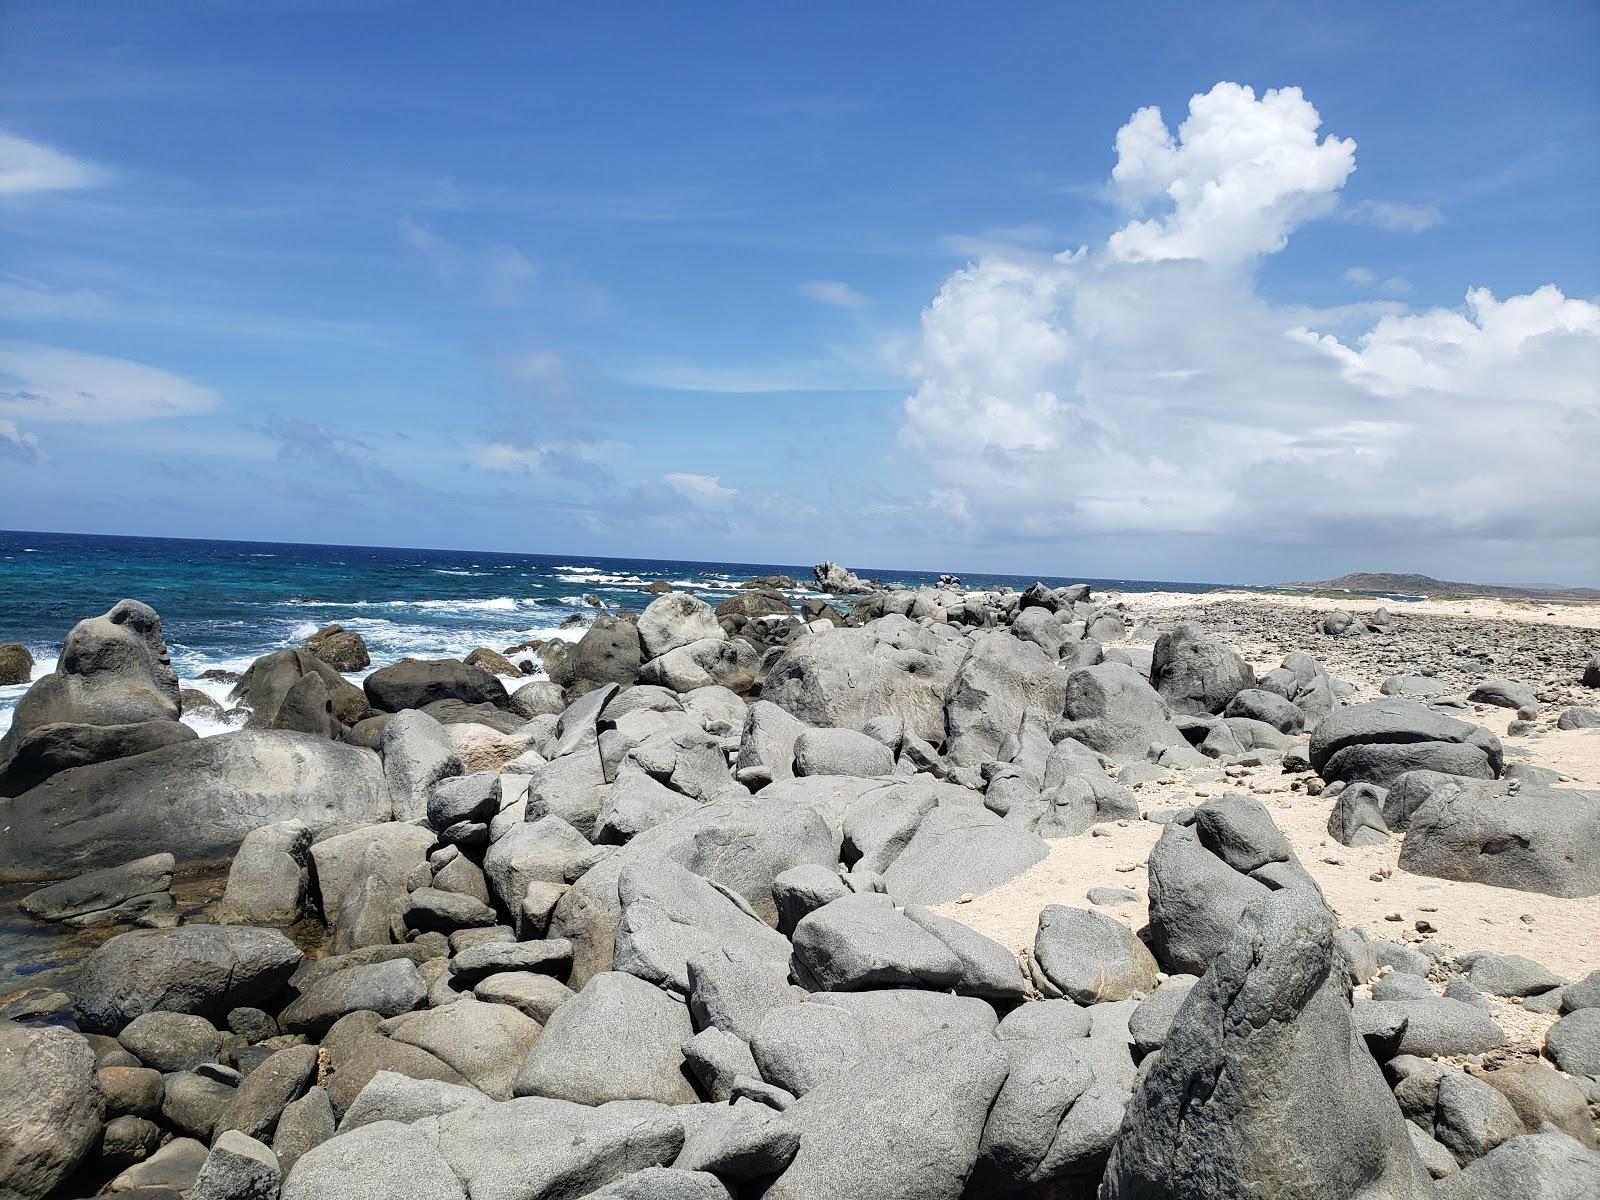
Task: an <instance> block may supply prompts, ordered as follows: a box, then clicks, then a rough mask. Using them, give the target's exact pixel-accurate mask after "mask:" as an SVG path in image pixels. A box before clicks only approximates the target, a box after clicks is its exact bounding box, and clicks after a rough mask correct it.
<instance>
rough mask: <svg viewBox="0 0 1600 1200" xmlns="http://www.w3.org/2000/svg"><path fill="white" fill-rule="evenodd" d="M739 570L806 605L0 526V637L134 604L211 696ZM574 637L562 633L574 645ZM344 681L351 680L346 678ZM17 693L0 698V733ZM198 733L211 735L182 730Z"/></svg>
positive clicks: (36, 639) (536, 557) (489, 563)
mask: <svg viewBox="0 0 1600 1200" xmlns="http://www.w3.org/2000/svg"><path fill="white" fill-rule="evenodd" d="M846 565H847V566H849V567H850V568H851V569H852V570H854V571H856V572H857V573H858V574H860V575H862V576H864V577H867V578H876V579H882V580H884V581H886V582H891V581H892V582H896V583H907V584H915V583H933V582H935V581H936V580H937V578H938V576H937V574H930V573H928V572H921V571H902V570H894V569H890V568H883V567H873V566H870V565H863V564H859V563H847V564H846ZM753 575H790V576H793V577H794V578H795V579H796V580H798V581H800V582H801V583H802V584H804V585H807V586H805V587H802V588H801V589H798V590H797V591H796V592H795V593H794V595H795V596H796V597H799V596H804V595H817V594H819V593H817V592H815V591H814V590H812V589H811V587H810V586H809V585H810V584H811V568H810V566H809V565H799V564H794V563H727V562H678V561H670V560H663V559H647V558H581V557H573V556H571V555H548V554H507V553H504V552H501V551H491V550H483V551H470V550H406V549H395V548H388V547H377V546H311V545H293V544H286V543H278V542H211V541H191V540H187V539H177V538H129V537H102V536H95V535H84V534H62V533H19V532H11V531H0V642H21V643H23V644H24V645H26V646H27V647H28V648H29V650H30V651H31V652H32V654H33V657H34V659H35V662H36V665H35V668H34V677H35V678H38V677H39V676H41V675H44V674H46V673H48V672H49V671H51V670H53V669H54V667H55V661H56V656H57V654H59V652H60V650H61V642H62V639H63V638H64V637H65V636H66V634H67V631H68V630H69V629H71V628H72V626H73V625H74V624H75V623H76V622H78V621H79V620H81V619H83V618H84V617H88V616H96V615H98V614H100V613H103V612H105V611H106V610H107V609H108V608H110V607H111V606H112V605H113V604H115V603H116V602H117V601H118V600H120V599H122V598H124V597H131V598H132V599H135V600H143V601H144V602H145V603H147V604H149V605H151V606H152V607H153V608H155V610H156V611H157V612H159V613H160V614H161V622H162V628H163V632H164V634H165V636H166V641H167V647H168V649H169V650H170V651H171V654H172V663H173V666H174V667H175V668H176V669H177V671H178V674H179V676H180V677H181V678H182V679H183V681H184V685H185V686H187V687H199V688H200V690H202V691H206V692H209V693H210V694H212V695H214V696H217V697H218V698H219V699H220V698H221V697H223V696H224V695H225V694H226V693H227V691H228V690H229V685H228V684H226V683H217V682H212V681H200V680H197V678H196V677H197V676H198V675H199V674H200V673H201V672H202V671H205V670H206V669H208V668H217V667H220V668H223V669H225V670H231V671H243V670H244V669H245V668H246V667H247V666H249V665H250V662H251V660H253V659H255V658H256V657H257V656H259V655H262V654H266V653H267V652H269V651H272V650H280V649H283V648H285V647H289V646H294V645H297V644H298V643H299V642H300V641H301V640H302V639H303V638H305V637H306V636H307V635H308V634H310V633H312V632H314V631H315V630H316V629H318V628H320V627H321V626H323V625H326V624H328V623H329V622H331V621H336V622H338V623H339V624H341V625H343V626H344V627H345V628H346V629H350V630H353V631H355V632H356V633H359V634H360V635H361V636H362V638H363V639H365V641H366V643H367V648H368V650H369V651H370V652H371V654H372V660H373V666H374V667H378V666H383V665H385V664H386V663H389V662H393V661H395V660H396V659H399V658H403V657H405V656H406V655H415V656H418V657H442V656H460V655H463V654H466V653H467V652H468V651H470V650H472V649H473V648H474V647H477V646H489V647H491V648H493V649H496V650H500V649H504V648H505V647H507V646H511V645H514V644H516V643H518V642H523V641H526V640H528V639H529V638H534V637H549V636H552V635H554V634H556V633H557V631H558V627H559V626H560V625H561V623H562V622H563V621H564V620H566V619H567V618H568V617H570V616H572V614H573V613H575V612H576V613H589V612H591V611H592V609H591V608H590V607H589V606H588V605H587V604H585V602H584V597H585V596H586V595H591V594H592V595H595V596H598V597H599V598H600V599H601V600H602V601H604V603H605V604H606V605H607V606H608V607H610V608H620V607H629V608H633V609H636V610H637V609H641V608H643V607H644V606H645V605H646V604H648V603H649V602H650V601H651V600H652V599H654V596H653V595H652V594H651V593H649V592H647V591H645V590H644V589H645V588H646V587H648V586H649V584H651V583H653V582H655V581H656V580H661V579H664V580H666V581H667V582H668V583H670V584H672V585H673V586H674V587H675V588H678V589H680V590H685V589H687V590H692V591H694V592H696V593H698V594H699V595H700V596H701V597H702V598H704V599H705V600H707V601H708V602H710V603H711V604H713V605H715V604H717V603H719V602H720V600H721V599H724V598H726V596H727V595H728V593H730V592H732V591H733V590H735V589H737V588H738V586H739V584H740V583H742V582H743V581H745V580H747V579H749V578H750V577H751V576H753ZM1034 578H1035V577H1033V576H1017V575H990V574H981V575H966V576H963V579H964V582H965V583H966V584H967V585H968V586H983V585H990V584H1009V585H1011V586H1013V587H1018V588H1021V587H1026V586H1027V585H1028V584H1030V583H1032V582H1033V580H1034ZM1045 582H1046V583H1049V584H1052V585H1055V584H1060V583H1088V584H1091V585H1092V586H1093V587H1095V588H1096V590H1100V589H1104V588H1120V589H1122V590H1123V591H1196V592H1199V591H1205V590H1207V589H1208V588H1210V587H1212V586H1214V585H1212V584H1196V583H1176V582H1165V581H1149V580H1129V579H1067V578H1054V577H1046V578H1045ZM581 633H582V630H581V629H579V630H567V631H562V636H567V637H572V638H576V637H578V636H581ZM352 678H356V677H355V676H352ZM24 690H26V689H25V688H22V687H8V688H0V731H3V730H4V729H5V728H6V727H7V726H8V725H9V724H10V723H11V709H12V707H14V706H15V704H16V702H17V699H18V697H19V696H21V694H22V692H23V691H24ZM197 727H199V728H200V729H201V732H203V733H211V732H216V731H217V729H216V727H215V726H214V725H212V726H210V727H206V726H204V725H200V724H199V723H198V722H197Z"/></svg>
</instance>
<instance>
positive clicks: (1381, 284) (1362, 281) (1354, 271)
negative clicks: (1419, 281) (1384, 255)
mask: <svg viewBox="0 0 1600 1200" xmlns="http://www.w3.org/2000/svg"><path fill="white" fill-rule="evenodd" d="M1344 281H1345V282H1346V283H1348V284H1351V285H1353V286H1355V287H1359V288H1368V289H1370V290H1372V291H1376V292H1382V293H1383V294H1384V295H1385V296H1409V295H1410V294H1411V284H1410V283H1409V282H1408V281H1407V280H1405V279H1402V278H1400V276H1398V275H1388V276H1382V275H1379V274H1378V273H1377V272H1376V271H1374V270H1373V269H1372V268H1371V267H1351V268H1349V269H1348V270H1347V271H1345V273H1344Z"/></svg>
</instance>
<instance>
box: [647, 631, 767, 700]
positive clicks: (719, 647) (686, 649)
mask: <svg viewBox="0 0 1600 1200" xmlns="http://www.w3.org/2000/svg"><path fill="white" fill-rule="evenodd" d="M760 668H761V664H760V660H759V658H758V656H757V654H756V651H755V648H754V647H753V646H751V645H750V643H749V642H747V641H745V640H744V639H743V638H728V637H724V636H723V635H722V632H721V629H720V627H719V629H718V632H717V636H715V637H707V638H702V639H700V640H699V641H696V642H690V643H689V644H688V645H687V646H678V647H677V648H675V649H672V650H668V651H667V652H666V653H665V654H663V655H662V656H661V657H660V658H653V659H651V660H650V661H649V662H647V663H645V664H644V666H643V667H642V668H641V669H640V671H639V679H640V680H641V681H642V682H644V683H648V684H655V685H657V686H659V687H665V688H670V689H671V690H672V691H674V692H692V691H698V690H699V689H700V688H705V687H722V688H727V689H728V690H729V691H731V692H734V693H735V694H737V695H741V696H742V695H744V694H745V693H746V692H749V691H750V690H751V689H752V688H754V687H755V685H756V681H757V679H758V677H759V675H760Z"/></svg>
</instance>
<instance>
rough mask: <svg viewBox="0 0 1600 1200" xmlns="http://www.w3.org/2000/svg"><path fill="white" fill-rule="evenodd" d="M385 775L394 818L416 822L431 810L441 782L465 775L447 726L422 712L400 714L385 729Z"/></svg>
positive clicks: (391, 719)
mask: <svg viewBox="0 0 1600 1200" xmlns="http://www.w3.org/2000/svg"><path fill="white" fill-rule="evenodd" d="M382 748H383V776H384V779H385V780H387V781H388V785H389V796H390V799H391V800H392V801H393V804H394V815H395V817H396V818H397V819H399V820H402V821H415V820H417V819H418V818H420V817H422V816H424V815H426V813H427V811H428V795H429V793H430V791H431V790H432V788H433V785H434V784H435V783H437V782H438V781H439V780H441V779H449V778H452V777H454V776H456V775H460V774H461V756H460V754H459V753H457V751H456V748H455V745H454V744H453V743H452V742H451V741H450V738H449V736H448V735H447V734H446V733H445V731H444V726H443V725H441V724H439V722H438V721H437V720H435V719H434V718H433V717H431V716H429V715H428V714H427V713H425V712H421V711H405V712H399V713H396V714H395V715H394V716H393V717H391V718H390V719H389V721H388V723H387V724H385V725H384V727H383V740H382Z"/></svg>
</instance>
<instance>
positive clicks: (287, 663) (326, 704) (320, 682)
mask: <svg viewBox="0 0 1600 1200" xmlns="http://www.w3.org/2000/svg"><path fill="white" fill-rule="evenodd" d="M230 698H231V699H233V700H235V701H237V702H238V703H239V704H241V705H243V706H244V707H245V708H247V709H249V710H250V720H249V724H250V726H251V728H255V729H290V730H294V731H295V732H298V733H311V734H316V735H317V736H318V737H333V736H336V735H337V734H338V732H339V729H340V727H341V726H342V725H354V724H355V723H356V722H358V721H360V720H361V719H362V718H363V717H364V716H366V713H367V698H366V696H365V695H364V694H363V693H362V691H361V689H360V688H358V687H356V685H355V684H353V683H351V682H350V681H349V680H347V679H346V678H345V677H344V676H343V675H341V674H339V672H338V671H336V670H334V669H333V668H332V667H331V666H329V665H328V664H327V663H325V662H323V661H322V660H321V659H320V658H318V657H316V656H315V655H313V654H309V653H307V652H306V651H304V650H275V651H273V652H272V653H271V654H264V655H262V656H261V657H260V658H258V659H256V660H255V662H253V663H251V664H250V667H249V669H248V670H246V671H245V673H244V674H243V675H242V676H240V678H239V682H238V683H237V684H235V685H234V688H233V691H232V693H230Z"/></svg>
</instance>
